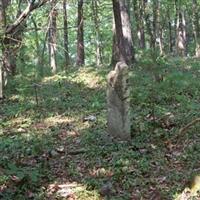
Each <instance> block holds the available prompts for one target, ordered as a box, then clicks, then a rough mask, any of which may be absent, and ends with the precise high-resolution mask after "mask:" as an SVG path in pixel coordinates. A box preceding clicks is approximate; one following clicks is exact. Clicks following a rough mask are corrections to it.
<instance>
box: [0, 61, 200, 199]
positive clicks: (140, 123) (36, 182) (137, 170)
mask: <svg viewBox="0 0 200 200" xmlns="http://www.w3.org/2000/svg"><path fill="white" fill-rule="evenodd" d="M161 61H162V62H161ZM161 61H159V60H158V62H157V63H156V64H152V63H150V64H149V62H146V61H145V60H143V61H142V62H139V63H137V66H136V67H135V68H134V69H133V70H132V72H131V81H130V85H131V88H132V91H131V107H132V112H131V113H132V119H133V120H132V141H131V142H120V141H114V140H113V139H112V138H110V137H109V136H108V135H107V134H106V92H105V91H106V74H107V73H108V71H109V68H108V67H102V68H94V67H84V68H80V69H69V71H68V72H67V73H64V72H63V73H59V74H58V75H55V76H49V77H45V78H43V79H39V78H35V76H34V71H32V72H30V69H29V73H27V74H25V72H24V74H23V75H18V76H16V77H15V79H14V80H12V81H10V83H9V84H10V85H9V86H8V90H7V91H6V99H5V100H3V101H2V102H1V107H0V126H1V127H0V128H1V129H0V199H4V200H6V199H8V200H10V199H15V200H17V199H19V200H23V199H80V200H84V199H92V200H95V199H97V200H99V199H114V200H117V199H119V200H120V199H123V200H126V199H127V200H128V199H133V200H134V199H136V200H137V199H154V200H155V199H167V200H168V199H178V198H179V197H180V196H179V195H180V194H181V193H182V192H183V190H184V188H185V187H186V186H187V182H188V181H189V180H190V178H191V177H192V176H194V175H198V173H199V170H200V168H199V166H200V161H199V160H200V149H199V143H200V137H199V130H200V129H199V125H198V124H195V125H194V126H192V127H191V128H190V129H188V130H187V131H186V132H185V133H184V134H181V135H179V136H177V134H178V132H179V130H180V128H182V127H184V126H185V125H186V124H188V123H189V122H191V121H192V120H193V119H197V118H199V117H200V116H199V115H200V112H199V111H200V82H199V78H200V63H199V61H198V60H194V59H192V60H191V59H187V60H186V59H185V60H180V59H166V60H164V61H163V60H161ZM152 66H153V67H154V66H155V69H160V70H159V74H155V73H153V72H154V70H153V68H152ZM155 71H156V72H157V71H158V70H155ZM157 75H159V76H160V79H157V78H156V76H157ZM182 196H183V195H182ZM194 198H196V199H198V197H194ZM179 199H180V198H179Z"/></svg>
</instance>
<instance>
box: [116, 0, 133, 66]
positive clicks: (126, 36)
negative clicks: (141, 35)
mask: <svg viewBox="0 0 200 200" xmlns="http://www.w3.org/2000/svg"><path fill="white" fill-rule="evenodd" d="M112 3H113V13H114V21H115V32H114V34H116V42H117V43H116V44H117V48H118V50H117V51H116V52H118V53H119V55H117V56H118V58H117V61H123V62H126V63H127V64H132V63H133V62H134V49H133V40H132V33H131V25H130V19H129V15H128V9H127V6H126V3H125V0H112ZM113 45H114V49H116V48H115V46H116V45H115V38H114V39H113Z"/></svg>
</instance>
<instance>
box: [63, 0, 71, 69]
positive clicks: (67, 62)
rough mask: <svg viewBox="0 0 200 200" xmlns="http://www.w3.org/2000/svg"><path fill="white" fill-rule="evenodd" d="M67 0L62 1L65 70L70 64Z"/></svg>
mask: <svg viewBox="0 0 200 200" xmlns="http://www.w3.org/2000/svg"><path fill="white" fill-rule="evenodd" d="M67 3H68V2H67V0H63V20H64V51H65V68H67V67H68V65H69V64H70V59H69V48H68V20H67V8H66V7H67Z"/></svg>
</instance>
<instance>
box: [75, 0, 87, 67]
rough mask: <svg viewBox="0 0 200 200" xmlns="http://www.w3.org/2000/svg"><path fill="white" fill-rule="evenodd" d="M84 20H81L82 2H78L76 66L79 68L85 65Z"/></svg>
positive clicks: (79, 0)
mask: <svg viewBox="0 0 200 200" xmlns="http://www.w3.org/2000/svg"><path fill="white" fill-rule="evenodd" d="M83 22H84V18H83V0H78V24H77V25H78V30H77V58H76V65H77V66H81V65H84V63H85V48H84V29H83V27H84V23H83Z"/></svg>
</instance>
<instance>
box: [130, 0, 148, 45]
mask: <svg viewBox="0 0 200 200" xmlns="http://www.w3.org/2000/svg"><path fill="white" fill-rule="evenodd" d="M145 5H146V4H145V2H144V0H140V1H136V0H135V1H134V2H133V6H134V15H135V21H136V27H137V37H138V40H139V47H140V48H141V49H144V48H145V31H144V10H145Z"/></svg>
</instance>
